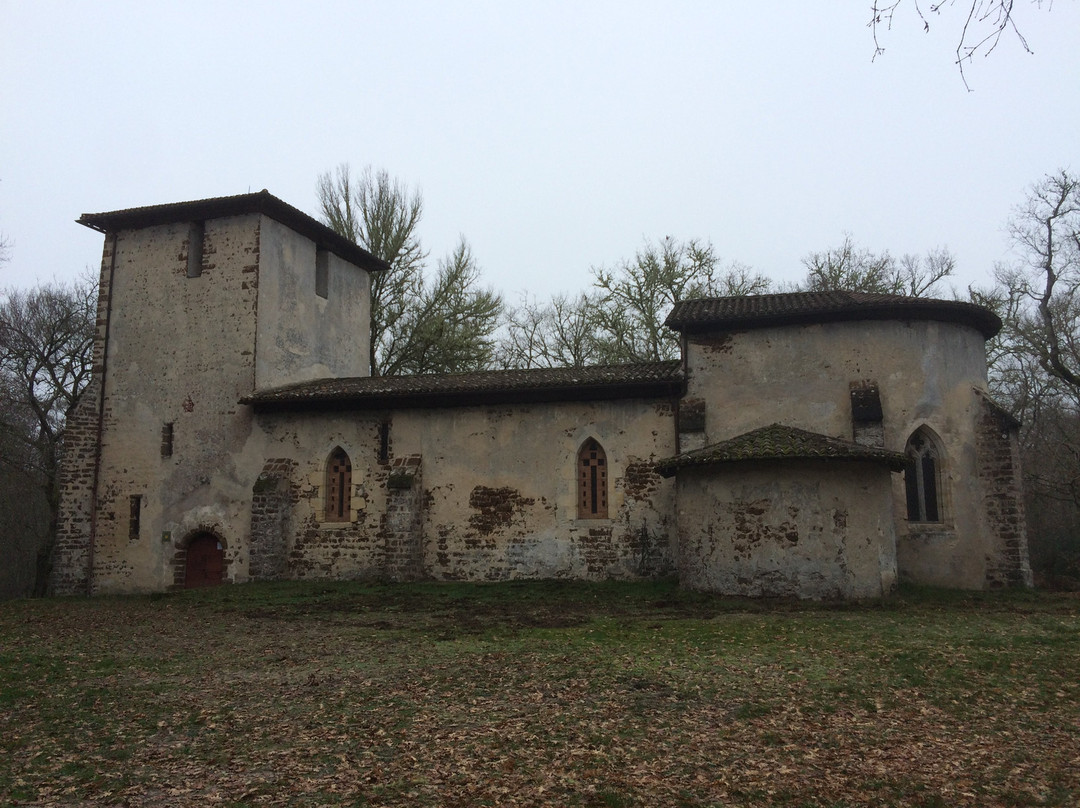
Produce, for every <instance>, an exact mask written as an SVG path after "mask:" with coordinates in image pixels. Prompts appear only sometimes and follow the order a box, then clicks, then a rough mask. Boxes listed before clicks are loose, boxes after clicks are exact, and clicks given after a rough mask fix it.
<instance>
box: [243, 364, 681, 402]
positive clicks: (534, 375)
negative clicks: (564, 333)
mask: <svg viewBox="0 0 1080 808" xmlns="http://www.w3.org/2000/svg"><path fill="white" fill-rule="evenodd" d="M683 378H684V377H683V373H682V369H681V364H680V363H679V362H678V361H674V362H649V363H643V364H634V365H594V366H592V367H582V368H538V369H529V370H493V371H480V372H476V373H439V374H431V375H422V376H359V377H353V378H345V379H318V380H315V381H310V382H300V383H298V384H291V385H287V386H285V387H276V388H273V389H268V390H257V391H255V392H254V393H252V394H251V395H249V396H245V397H244V398H242V399H240V403H241V404H250V405H252V406H254V407H255V409H256V410H263V411H265V410H297V409H333V410H349V409H384V408H390V407H458V406H468V405H474V404H481V405H483V404H505V403H521V402H533V401H537V402H539V401H589V400H600V399H614V398H643V397H644V398H652V397H660V396H678V395H681V394H682V392H683Z"/></svg>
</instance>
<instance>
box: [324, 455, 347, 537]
mask: <svg viewBox="0 0 1080 808" xmlns="http://www.w3.org/2000/svg"><path fill="white" fill-rule="evenodd" d="M342 460H344V467H342ZM324 480H325V484H324V488H323V492H324V493H323V508H322V517H323V522H330V523H334V524H341V523H344V522H351V521H352V459H351V458H350V457H349V453H348V452H346V451H345V449H343V448H342V447H341V446H335V447H334V448H333V450H331V452H330V455H329V456H328V457H327V459H326V466H325V472H324Z"/></svg>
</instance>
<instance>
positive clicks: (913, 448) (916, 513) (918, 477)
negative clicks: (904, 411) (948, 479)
mask: <svg viewBox="0 0 1080 808" xmlns="http://www.w3.org/2000/svg"><path fill="white" fill-rule="evenodd" d="M906 453H907V457H908V463H907V468H906V469H905V470H904V487H905V488H906V489H907V514H908V521H909V522H940V521H941V500H940V496H939V491H940V489H941V485H940V482H941V456H940V453H939V452H938V449H937V446H936V444H935V442H934V441H933V439H932V438H931V437H930V436H929V435H928V434H927V432H926V431H925V430H923V429H920V430H918V431H917V432H915V434H913V435H912V436H911V437H910V438H909V439H908V443H907V449H906Z"/></svg>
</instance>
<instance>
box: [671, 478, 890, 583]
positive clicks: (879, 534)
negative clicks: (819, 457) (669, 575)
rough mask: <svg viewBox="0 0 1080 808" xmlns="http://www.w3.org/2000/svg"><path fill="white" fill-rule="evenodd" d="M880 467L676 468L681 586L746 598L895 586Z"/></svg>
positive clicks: (887, 493)
mask: <svg viewBox="0 0 1080 808" xmlns="http://www.w3.org/2000/svg"><path fill="white" fill-rule="evenodd" d="M889 477H890V472H889V471H888V469H886V468H885V467H884V466H881V465H879V464H875V463H861V462H835V461H834V462H814V461H784V462H777V461H771V462H766V461H757V462H742V463H730V464H721V465H716V466H710V467H702V468H694V467H690V468H683V469H680V470H679V474H678V486H679V492H678V496H679V582H680V584H682V585H683V586H687V587H690V588H692V589H702V590H707V591H711V592H719V593H722V594H726V595H744V596H750V597H759V596H770V597H799V598H872V597H880V596H882V595H885V594H888V593H889V592H890V591H891V590H892V589H893V587H894V585H895V583H896V536H895V532H894V529H893V522H892V486H891V482H890V480H889Z"/></svg>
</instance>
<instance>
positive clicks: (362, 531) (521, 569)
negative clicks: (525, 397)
mask: <svg viewBox="0 0 1080 808" xmlns="http://www.w3.org/2000/svg"><path fill="white" fill-rule="evenodd" d="M258 422H259V424H260V429H259V430H258V431H256V432H255V433H253V436H252V441H251V442H250V444H249V449H248V451H249V452H251V453H254V452H260V453H264V454H265V455H266V456H269V453H270V452H271V451H280V449H281V447H289V451H290V454H289V456H288V459H289V460H290V461H291V462H293V463H295V464H296V469H297V472H296V475H297V479H299V480H301V483H300V486H299V492H298V498H297V501H296V502H295V503H294V504H293V506H292V507H293V509H294V520H295V521H294V527H293V529H292V530H293V537H292V539H291V540H290V543H289V554H288V560H287V564H286V571H285V576H286V577H313V576H325V577H336V578H352V577H386V578H394V579H415V578H418V577H423V578H436V579H450V580H505V579H510V578H522V577H529V578H542V577H556V578H558V577H563V578H583V579H605V578H632V577H639V576H646V577H648V576H656V575H664V574H668V573H670V572H672V571H673V569H674V514H675V505H674V483H673V481H670V480H665V479H663V478H661V477H660V476H659V475H658V474H656V472H655V471H654V470H653V464H654V463H655V461H657V460H659V459H661V458H663V457H667V456H669V455H670V454H672V453H673V452H674V410H673V407H672V405H671V403H670V402H668V401H646V400H631V401H614V402H612V401H602V402H563V403H550V404H531V405H518V406H504V407H484V406H468V407H460V408H453V409H415V410H399V411H395V412H393V413H388V412H371V413H366V412H345V413H329V412H315V413H307V414H301V413H295V414H273V413H267V414H265V415H260V416H259V417H258ZM384 425H385V428H387V429H388V430H389V448H390V454H389V456H388V457H387V458H385V461H383V460H382V459H381V458H380V457H379V447H380V429H381V428H383V426H384ZM589 438H593V439H595V440H598V441H599V442H600V443H601V445H602V446H603V448H604V450H605V452H606V454H607V460H608V463H609V464H610V473H609V479H608V486H609V500H610V511H609V517H610V518H606V519H579V518H578V513H577V478H576V464H577V455H578V451H579V449H580V448H581V445H582V444H583V443H584V442H585V441H586V440H588V439H589ZM335 447H341V448H342V449H344V451H345V452H346V453H347V454H348V456H349V458H350V461H351V464H352V491H351V492H350V494H351V496H350V503H351V513H350V518H349V520H348V521H347V522H345V523H342V522H332V521H326V520H325V519H324V518H323V516H322V512H323V508H324V504H325V499H324V496H325V492H324V491H323V488H324V485H325V464H326V460H327V458H328V457H329V456H330V454H331V452H332V451H333V450H334V448H335ZM406 483H407V484H406ZM258 507H259V508H260V511H265V505H264V501H263V500H261V499H260V500H259V505H258ZM259 519H260V520H263V519H264V516H263V515H262V513H261V514H260V517H259ZM260 524H262V522H261V521H260ZM264 532H265V531H264ZM261 535H263V534H262V533H260V536H261ZM253 541H254V537H253ZM253 546H254V544H253Z"/></svg>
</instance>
